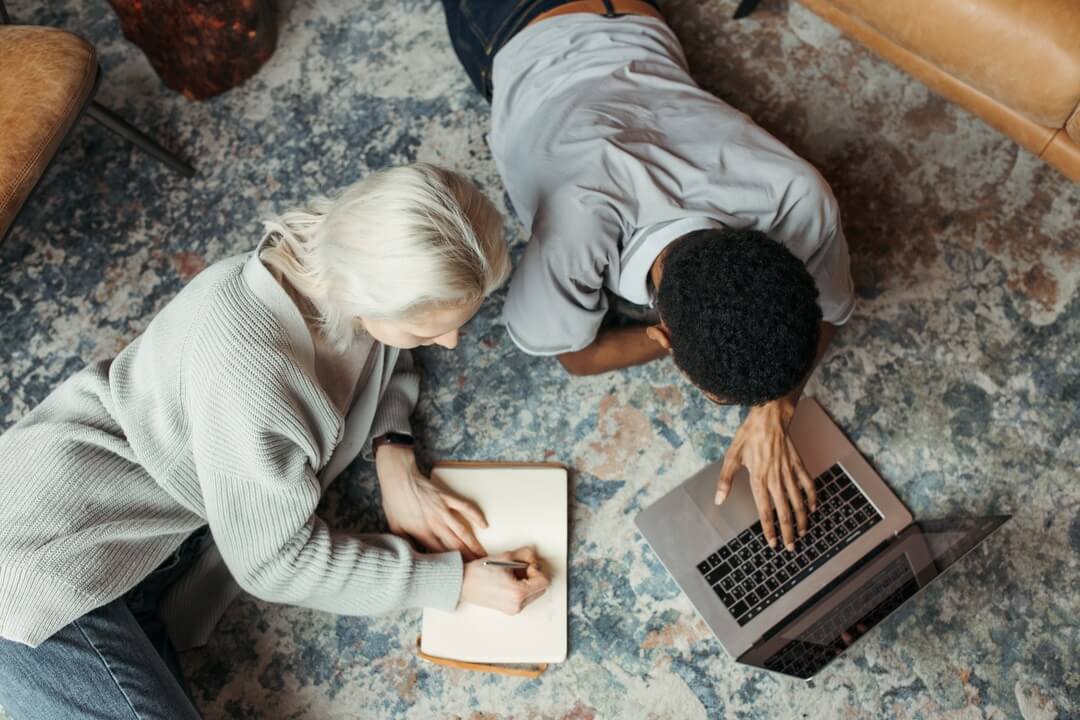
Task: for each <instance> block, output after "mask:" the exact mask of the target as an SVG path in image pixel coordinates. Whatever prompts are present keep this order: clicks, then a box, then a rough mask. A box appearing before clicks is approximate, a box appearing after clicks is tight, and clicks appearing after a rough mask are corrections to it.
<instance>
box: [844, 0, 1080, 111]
mask: <svg viewBox="0 0 1080 720" xmlns="http://www.w3.org/2000/svg"><path fill="white" fill-rule="evenodd" d="M830 2H831V3H832V4H833V5H834V6H835V7H836V8H837V9H839V10H841V11H843V12H845V13H848V14H849V15H852V16H854V17H856V18H858V19H859V20H861V21H862V22H864V23H866V24H867V25H869V26H870V27H872V28H874V29H875V30H877V31H878V32H879V33H881V34H882V35H884V36H885V37H887V38H889V39H890V40H892V41H893V42H894V43H896V44H897V45H899V46H901V47H903V48H904V49H906V50H910V51H911V52H913V53H915V54H916V55H919V56H921V57H923V58H925V59H926V60H929V61H930V62H931V63H933V64H935V65H937V66H938V67H939V68H941V69H942V70H944V71H945V72H947V73H949V74H950V75H953V76H954V77H956V78H958V79H960V80H963V81H964V82H966V83H968V84H969V85H971V86H972V87H974V88H976V89H978V90H980V91H982V92H984V93H986V94H987V95H989V96H990V97H992V98H994V99H995V100H997V101H999V102H1001V103H1003V104H1005V105H1008V106H1009V107H1011V108H1013V109H1014V110H1016V111H1017V112H1019V113H1020V114H1022V115H1024V116H1026V117H1028V118H1029V119H1031V120H1033V121H1034V122H1037V123H1039V124H1040V125H1043V126H1046V127H1050V128H1060V127H1063V126H1064V125H1065V122H1066V120H1068V118H1069V117H1070V116H1071V115H1072V114H1073V112H1074V111H1075V110H1076V108H1077V106H1078V105H1080V0H902V2H896V1H894V0H830Z"/></svg>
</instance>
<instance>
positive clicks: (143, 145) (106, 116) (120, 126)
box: [86, 100, 195, 177]
mask: <svg viewBox="0 0 1080 720" xmlns="http://www.w3.org/2000/svg"><path fill="white" fill-rule="evenodd" d="M86 114H87V115H89V116H90V117H91V118H93V119H94V120H96V121H97V122H99V123H101V124H102V125H104V126H105V127H106V128H107V129H109V130H111V131H112V132H114V133H116V134H117V135H119V136H120V137H122V138H123V139H124V140H127V141H128V142H129V143H131V144H132V145H134V146H135V147H137V148H139V149H140V150H142V151H143V152H144V153H146V154H147V155H150V156H151V157H153V158H154V159H155V160H157V161H158V162H160V163H162V164H164V165H165V166H167V167H168V168H169V169H170V170H172V171H174V172H177V173H179V174H181V175H183V176H184V177H193V176H194V175H195V168H193V167H191V166H190V165H188V164H187V163H186V162H184V161H183V160H181V159H180V158H178V157H176V156H175V155H173V154H172V153H170V152H169V151H168V150H166V149H165V148H163V147H161V146H160V145H158V144H157V143H156V142H154V141H153V140H151V139H150V138H149V137H147V136H146V135H144V134H143V133H141V132H139V131H138V130H136V129H135V128H134V127H132V126H131V125H129V124H128V123H127V121H126V120H124V119H123V118H121V117H120V116H119V115H117V114H116V113H114V112H113V111H112V110H110V109H108V108H107V107H105V106H104V105H102V104H101V103H99V102H98V101H97V100H94V101H92V102H91V103H90V104H89V105H87V106H86Z"/></svg>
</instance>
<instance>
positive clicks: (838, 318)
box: [768, 161, 855, 325]
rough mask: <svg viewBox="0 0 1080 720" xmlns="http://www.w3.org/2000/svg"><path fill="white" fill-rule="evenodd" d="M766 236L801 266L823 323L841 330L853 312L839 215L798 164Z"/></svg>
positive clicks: (823, 188) (824, 186)
mask: <svg viewBox="0 0 1080 720" xmlns="http://www.w3.org/2000/svg"><path fill="white" fill-rule="evenodd" d="M768 234H769V235H770V236H771V237H772V238H773V239H775V240H777V241H779V242H782V243H783V244H784V246H785V247H787V249H788V250H790V251H791V252H792V253H793V254H794V255H795V256H796V257H798V258H799V259H800V260H802V261H803V263H804V264H805V266H806V270H807V271H808V272H809V273H810V275H811V276H813V278H814V283H815V284H816V285H817V289H818V306H819V307H820V308H821V316H822V319H823V320H824V321H825V322H828V323H832V324H833V325H842V324H844V323H845V322H847V320H848V318H850V317H851V313H852V312H853V311H854V310H855V284H854V283H853V282H852V279H851V261H850V258H849V257H848V248H847V240H846V239H845V238H844V231H843V228H842V227H841V223H840V209H839V206H838V205H837V203H836V198H835V197H833V194H832V190H831V189H830V188H829V185H828V183H826V182H825V180H824V178H822V177H821V175H819V174H818V172H817V171H816V170H815V169H814V168H813V167H811V166H810V165H809V164H805V163H803V162H802V161H798V163H797V164H796V167H795V168H794V169H793V171H792V175H791V180H790V182H789V184H788V186H787V187H786V188H785V189H784V192H783V194H782V201H781V203H780V205H779V207H778V208H777V214H776V217H775V220H774V223H773V224H772V227H770V228H769V230H768Z"/></svg>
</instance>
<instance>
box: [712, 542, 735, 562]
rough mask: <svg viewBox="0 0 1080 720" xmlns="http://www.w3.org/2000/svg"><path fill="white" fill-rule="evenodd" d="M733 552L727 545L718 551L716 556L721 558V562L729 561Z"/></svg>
mask: <svg viewBox="0 0 1080 720" xmlns="http://www.w3.org/2000/svg"><path fill="white" fill-rule="evenodd" d="M732 553H733V551H732V550H731V548H730V547H729V546H727V545H725V546H724V547H722V548H720V549H719V550H717V551H716V554H717V555H719V556H720V559H721V560H727V559H729V558H730V557H731V555H732Z"/></svg>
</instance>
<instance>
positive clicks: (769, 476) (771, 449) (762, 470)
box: [716, 398, 817, 550]
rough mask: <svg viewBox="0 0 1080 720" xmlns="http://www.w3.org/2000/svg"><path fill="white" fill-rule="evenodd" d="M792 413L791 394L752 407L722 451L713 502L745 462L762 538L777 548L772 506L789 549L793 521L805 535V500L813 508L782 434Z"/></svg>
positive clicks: (799, 465)
mask: <svg viewBox="0 0 1080 720" xmlns="http://www.w3.org/2000/svg"><path fill="white" fill-rule="evenodd" d="M794 414H795V401H794V400H793V399H791V398H781V399H779V400H773V401H772V402H769V403H766V404H764V405H758V406H755V407H753V408H751V409H750V414H749V415H748V416H747V418H746V421H745V422H744V423H743V424H742V427H740V428H739V430H738V432H736V433H735V437H734V438H733V439H732V441H731V447H730V448H728V451H727V454H726V455H724V464H723V467H722V468H721V469H720V481H719V482H718V483H717V486H716V504H717V505H719V504H720V503H722V502H724V500H725V499H726V498H727V496H728V494H729V493H730V492H731V482H732V480H733V479H734V477H735V473H736V472H737V471H738V469H739V468H740V467H742V466H746V469H747V470H748V471H749V472H750V489H751V490H752V491H753V493H754V503H755V504H756V505H757V510H758V517H759V518H760V519H761V527H762V530H763V531H764V533H765V539H766V540H767V541H768V543H769V546H770V547H776V528H775V526H774V524H773V510H775V511H776V516H777V518H779V520H780V532H781V534H782V535H783V538H784V546H785V547H786V548H787V549H788V550H794V549H795V528H796V526H797V527H798V532H799V537H802V536H803V535H805V534H806V526H807V505H809V507H810V512H813V511H814V510H815V509H816V508H817V497H816V495H815V494H814V481H813V480H812V479H811V478H810V474H809V473H807V472H806V468H805V467H804V466H803V462H802V458H800V457H799V453H798V452H797V451H796V450H795V445H794V444H792V442H791V439H790V438H789V437H788V435H787V426H788V423H789V422H791V418H792V416H793V415H794ZM799 488H802V491H800V489H799ZM804 492H805V493H806V498H805V500H804V499H803V493H804ZM793 515H794V518H793V517H792V516H793ZM793 520H794V521H793Z"/></svg>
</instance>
